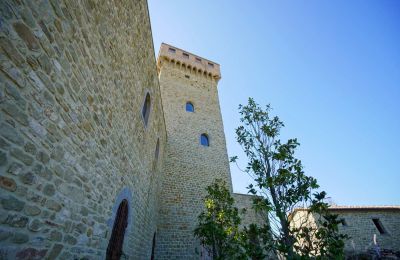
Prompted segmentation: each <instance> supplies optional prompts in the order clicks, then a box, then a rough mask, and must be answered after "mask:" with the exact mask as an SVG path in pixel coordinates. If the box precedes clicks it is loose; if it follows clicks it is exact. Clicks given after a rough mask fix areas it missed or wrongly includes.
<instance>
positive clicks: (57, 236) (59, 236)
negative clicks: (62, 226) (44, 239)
mask: <svg viewBox="0 0 400 260" xmlns="http://www.w3.org/2000/svg"><path fill="white" fill-rule="evenodd" d="M49 239H50V240H53V241H58V242H60V241H61V240H62V233H61V232H59V231H56V230H53V231H51V233H50V237H49Z"/></svg>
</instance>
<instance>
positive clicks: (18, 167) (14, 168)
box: [7, 162, 24, 175]
mask: <svg viewBox="0 0 400 260" xmlns="http://www.w3.org/2000/svg"><path fill="white" fill-rule="evenodd" d="M23 167H24V166H23V165H22V164H20V163H17V162H12V163H11V165H10V167H9V168H8V170H7V172H8V173H11V174H14V175H19V174H20V173H21V171H22V169H23Z"/></svg>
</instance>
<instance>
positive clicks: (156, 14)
mask: <svg viewBox="0 0 400 260" xmlns="http://www.w3.org/2000/svg"><path fill="white" fill-rule="evenodd" d="M250 3H252V4H250ZM149 11H150V18H151V23H152V31H153V38H154V45H155V49H156V52H158V48H159V46H160V44H161V42H166V43H169V44H172V45H174V46H176V47H179V48H182V49H185V50H187V51H190V52H192V53H195V54H198V55H200V56H202V57H205V58H208V59H210V60H212V61H215V62H217V63H219V64H221V70H222V79H221V81H220V83H219V87H218V88H219V97H220V104H221V110H222V117H223V120H224V127H225V134H226V139H227V147H228V154H229V156H233V155H239V157H242V158H243V155H242V153H241V148H240V147H239V146H238V145H237V143H236V140H235V133H234V129H235V127H237V126H238V124H239V115H238V113H237V111H238V110H237V107H238V104H244V103H246V101H247V98H248V97H249V96H250V97H254V98H255V99H256V101H257V102H258V103H260V104H267V103H271V105H272V106H273V108H274V111H273V112H274V113H276V114H277V115H278V116H279V117H280V118H281V119H282V120H283V121H284V122H285V125H286V127H285V129H284V130H283V133H282V138H284V139H287V138H289V137H297V138H298V139H299V141H300V143H301V146H300V148H299V150H298V153H297V155H298V157H299V158H300V159H301V160H302V161H303V164H304V166H305V172H306V174H308V175H311V176H314V177H316V178H317V179H318V181H319V183H320V185H321V187H322V189H324V190H326V191H327V192H328V195H329V196H331V197H332V199H333V201H334V202H336V203H338V204H340V205H389V204H400V167H399V164H400V158H399V157H400V150H399V148H400V136H399V135H400V1H397V0H382V1H371V0H366V1H365V0H359V1H356V0H352V1H337V0H335V1H233V0H225V1H215V0H214V1H188V0H180V1H164V0H149ZM244 162H245V161H243V160H242V161H241V163H242V164H244ZM231 171H232V175H233V186H234V190H235V191H237V192H247V190H246V188H245V187H246V186H247V184H248V178H247V176H245V174H244V173H241V172H239V171H238V170H237V169H236V166H234V165H231Z"/></svg>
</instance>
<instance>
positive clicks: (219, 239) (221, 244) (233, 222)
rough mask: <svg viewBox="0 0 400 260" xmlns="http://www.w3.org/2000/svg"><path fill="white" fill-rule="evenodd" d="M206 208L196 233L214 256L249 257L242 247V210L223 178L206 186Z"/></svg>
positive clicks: (222, 257)
mask: <svg viewBox="0 0 400 260" xmlns="http://www.w3.org/2000/svg"><path fill="white" fill-rule="evenodd" d="M204 204H205V205H204V206H205V210H204V211H203V212H202V213H201V214H200V215H199V217H198V221H199V222H198V225H197V227H196V229H195V230H194V234H195V236H196V237H197V238H199V239H200V242H201V244H202V245H203V246H204V247H205V249H206V250H207V251H208V252H209V254H210V255H212V257H213V259H215V260H218V259H247V258H246V256H245V252H244V249H243V248H242V246H241V233H240V232H239V225H240V221H241V220H240V216H239V210H238V209H237V208H236V207H234V206H233V204H234V199H233V198H232V196H231V194H230V192H229V190H228V189H227V188H226V183H225V182H224V181H222V180H220V179H217V180H215V182H214V183H213V184H212V185H210V186H208V187H207V195H206V197H205V199H204Z"/></svg>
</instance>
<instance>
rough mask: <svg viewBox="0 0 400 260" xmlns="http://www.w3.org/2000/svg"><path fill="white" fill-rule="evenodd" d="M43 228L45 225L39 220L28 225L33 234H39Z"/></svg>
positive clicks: (34, 220)
mask: <svg viewBox="0 0 400 260" xmlns="http://www.w3.org/2000/svg"><path fill="white" fill-rule="evenodd" d="M42 228H43V224H42V223H41V222H40V220H38V219H33V220H31V221H30V223H29V225H28V229H29V230H30V231H33V232H38V231H40V230H41V229H42Z"/></svg>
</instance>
